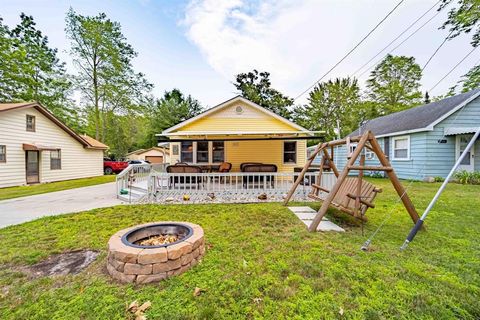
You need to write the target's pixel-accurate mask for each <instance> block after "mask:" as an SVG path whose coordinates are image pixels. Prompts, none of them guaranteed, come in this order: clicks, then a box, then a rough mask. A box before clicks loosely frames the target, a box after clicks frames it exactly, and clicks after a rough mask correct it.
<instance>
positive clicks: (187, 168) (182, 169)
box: [167, 163, 203, 188]
mask: <svg viewBox="0 0 480 320" xmlns="http://www.w3.org/2000/svg"><path fill="white" fill-rule="evenodd" d="M167 173H186V174H189V173H191V174H195V173H202V168H201V167H199V166H191V165H187V164H178V163H177V164H175V165H171V166H168V167H167ZM202 182H203V179H202V177H196V176H185V177H182V176H177V177H170V179H169V181H168V187H169V188H170V187H171V186H172V187H173V188H175V185H176V184H177V183H178V184H193V185H195V186H196V187H197V188H198V187H199V186H200V184H201V183H202Z"/></svg>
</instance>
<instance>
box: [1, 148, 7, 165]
mask: <svg viewBox="0 0 480 320" xmlns="http://www.w3.org/2000/svg"><path fill="white" fill-rule="evenodd" d="M2 162H7V146H6V145H0V163H2Z"/></svg>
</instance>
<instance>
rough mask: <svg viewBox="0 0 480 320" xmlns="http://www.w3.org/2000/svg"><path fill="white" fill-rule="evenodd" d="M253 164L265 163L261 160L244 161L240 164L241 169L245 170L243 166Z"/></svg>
mask: <svg viewBox="0 0 480 320" xmlns="http://www.w3.org/2000/svg"><path fill="white" fill-rule="evenodd" d="M251 164H263V163H261V162H243V163H241V164H240V171H241V172H244V171H243V168H244V167H245V166H248V165H251Z"/></svg>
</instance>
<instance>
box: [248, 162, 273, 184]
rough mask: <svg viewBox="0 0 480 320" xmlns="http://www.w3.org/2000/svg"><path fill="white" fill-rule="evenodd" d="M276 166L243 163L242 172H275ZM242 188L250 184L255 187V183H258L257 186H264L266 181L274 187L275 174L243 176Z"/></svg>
mask: <svg viewBox="0 0 480 320" xmlns="http://www.w3.org/2000/svg"><path fill="white" fill-rule="evenodd" d="M277 170H278V168H277V166H276V165H274V164H245V165H244V166H243V170H242V172H253V173H264V172H277ZM242 182H243V186H244V188H245V187H247V186H248V185H251V186H252V187H253V188H255V183H258V186H259V187H262V186H265V183H267V184H268V185H269V186H271V187H272V188H274V187H275V176H274V175H265V174H259V175H258V176H255V175H254V176H244V177H243V179H242Z"/></svg>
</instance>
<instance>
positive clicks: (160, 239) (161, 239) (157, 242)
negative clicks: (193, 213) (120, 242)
mask: <svg viewBox="0 0 480 320" xmlns="http://www.w3.org/2000/svg"><path fill="white" fill-rule="evenodd" d="M178 240H179V237H178V236H177V235H176V234H159V235H154V236H151V237H148V238H145V239H140V240H138V241H136V242H135V244H137V245H141V246H161V245H162V244H170V243H173V242H175V241H178Z"/></svg>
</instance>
